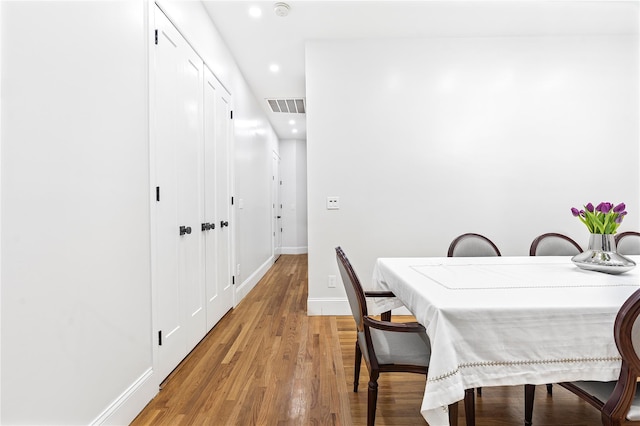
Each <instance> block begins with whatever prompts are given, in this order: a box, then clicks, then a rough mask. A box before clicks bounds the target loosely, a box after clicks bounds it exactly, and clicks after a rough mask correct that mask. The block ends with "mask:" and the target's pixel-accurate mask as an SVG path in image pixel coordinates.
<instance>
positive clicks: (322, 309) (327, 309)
mask: <svg viewBox="0 0 640 426" xmlns="http://www.w3.org/2000/svg"><path fill="white" fill-rule="evenodd" d="M307 315H308V316H323V315H351V308H350V307H349V302H348V301H347V299H346V298H344V297H324V298H314V299H312V298H308V299H307Z"/></svg>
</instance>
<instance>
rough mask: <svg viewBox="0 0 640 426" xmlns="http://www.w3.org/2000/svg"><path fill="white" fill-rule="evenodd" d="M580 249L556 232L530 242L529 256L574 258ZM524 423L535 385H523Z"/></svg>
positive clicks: (528, 416)
mask: <svg viewBox="0 0 640 426" xmlns="http://www.w3.org/2000/svg"><path fill="white" fill-rule="evenodd" d="M582 251H583V250H582V247H580V244H578V243H577V242H575V241H574V240H573V239H572V238H570V237H568V236H566V235H564V234H559V233H557V232H547V233H545V234H541V235H538V236H537V237H536V238H534V240H533V241H532V242H531V247H530V248H529V255H530V256H574V255H576V254H578V253H582ZM547 393H548V394H549V395H553V385H552V384H550V383H548V384H547ZM524 395H525V396H524V407H525V408H524V422H525V425H530V424H531V422H532V417H533V398H534V395H535V385H525V388H524Z"/></svg>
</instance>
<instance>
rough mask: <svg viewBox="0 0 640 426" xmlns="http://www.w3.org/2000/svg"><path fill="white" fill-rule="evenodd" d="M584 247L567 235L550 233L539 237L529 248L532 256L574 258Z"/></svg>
mask: <svg viewBox="0 0 640 426" xmlns="http://www.w3.org/2000/svg"><path fill="white" fill-rule="evenodd" d="M578 253H582V247H580V244H578V243H576V242H575V241H574V240H572V239H571V238H569V237H567V236H566V235H562V234H558V233H556V232H549V233H546V234H542V235H539V236H537V237H536V238H535V239H534V240H533V242H532V243H531V248H529V255H530V256H574V255H576V254H578Z"/></svg>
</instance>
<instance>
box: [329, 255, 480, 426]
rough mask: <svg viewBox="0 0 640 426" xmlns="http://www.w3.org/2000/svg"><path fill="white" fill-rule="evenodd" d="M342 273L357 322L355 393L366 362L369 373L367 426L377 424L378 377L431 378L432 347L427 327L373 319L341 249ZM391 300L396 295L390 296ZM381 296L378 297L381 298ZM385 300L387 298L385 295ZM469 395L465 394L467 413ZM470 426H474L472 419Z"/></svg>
mask: <svg viewBox="0 0 640 426" xmlns="http://www.w3.org/2000/svg"><path fill="white" fill-rule="evenodd" d="M336 258H337V261H338V269H339V270H340V276H341V278H342V283H343V285H344V288H345V291H346V293H347V299H348V300H349V306H350V307H351V312H352V314H353V318H354V320H355V322H356V330H357V337H356V345H355V346H356V362H355V372H354V382H353V391H354V392H358V381H359V377H360V365H361V362H362V358H364V360H365V363H366V365H367V369H368V370H369V391H368V399H367V426H373V425H374V424H375V417H376V404H377V399H378V377H379V376H380V374H381V373H389V372H404V373H417V374H423V375H425V376H426V375H427V372H428V369H429V359H430V357H431V344H430V342H429V337H428V336H427V333H426V331H425V328H424V326H422V324H419V323H417V322H403V323H400V322H390V321H385V320H382V319H381V320H377V319H375V318H373V317H371V316H369V314H368V311H367V302H366V294H365V292H364V290H363V289H362V285H361V284H360V280H359V279H358V276H357V275H356V272H355V271H354V269H353V267H352V266H351V263H350V262H349V259H348V258H347V256H346V254H345V253H344V251H343V250H342V248H340V247H336ZM387 293H389V294H390V295H391V296H393V293H391V292H387ZM380 295H381V294H380V293H377V294H376V297H380ZM383 296H384V295H383ZM467 401H468V392H465V409H466V407H467V405H466V404H467ZM466 417H467V423H466V424H467V426H473V424H474V423H472V420H475V419H472V418H471V417H470V416H466ZM449 422H450V424H451V425H452V426H455V425H457V424H458V404H457V403H455V404H451V405H449Z"/></svg>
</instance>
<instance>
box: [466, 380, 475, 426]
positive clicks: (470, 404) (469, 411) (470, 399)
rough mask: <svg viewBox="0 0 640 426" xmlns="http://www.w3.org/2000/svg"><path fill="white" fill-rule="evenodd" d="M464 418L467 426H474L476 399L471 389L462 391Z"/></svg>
mask: <svg viewBox="0 0 640 426" xmlns="http://www.w3.org/2000/svg"><path fill="white" fill-rule="evenodd" d="M464 417H465V419H466V425H467V426H475V424H476V399H475V393H474V390H473V388H471V389H465V391H464Z"/></svg>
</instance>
